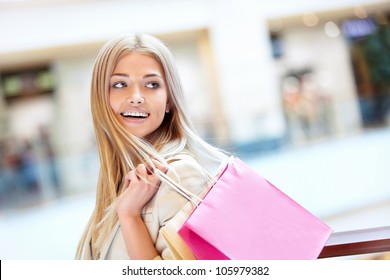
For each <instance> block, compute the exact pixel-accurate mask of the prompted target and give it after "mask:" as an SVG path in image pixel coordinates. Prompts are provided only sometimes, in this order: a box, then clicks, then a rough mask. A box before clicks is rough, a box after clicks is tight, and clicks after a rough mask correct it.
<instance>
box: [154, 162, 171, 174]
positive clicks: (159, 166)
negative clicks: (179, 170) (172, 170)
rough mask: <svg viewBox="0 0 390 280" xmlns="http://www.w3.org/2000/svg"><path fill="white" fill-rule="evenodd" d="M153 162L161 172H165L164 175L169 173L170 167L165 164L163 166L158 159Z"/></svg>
mask: <svg viewBox="0 0 390 280" xmlns="http://www.w3.org/2000/svg"><path fill="white" fill-rule="evenodd" d="M152 162H153V164H154V166H155V167H156V168H157V169H158V170H160V171H161V172H164V173H167V171H168V166H166V165H165V164H162V163H161V162H159V161H158V160H156V159H152Z"/></svg>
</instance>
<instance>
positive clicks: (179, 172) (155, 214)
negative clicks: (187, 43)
mask: <svg viewBox="0 0 390 280" xmlns="http://www.w3.org/2000/svg"><path fill="white" fill-rule="evenodd" d="M91 109H92V116H93V123H94V129H95V135H96V140H97V148H98V151H99V156H100V173H99V180H98V186H97V196H96V206H95V209H94V211H93V213H92V216H91V218H90V220H89V222H88V224H87V227H86V229H85V232H84V234H83V235H82V238H81V240H80V243H79V245H78V248H77V253H76V258H78V259H172V258H173V255H172V253H171V252H170V249H169V248H168V247H167V244H166V243H165V241H164V239H163V237H162V235H161V234H160V229H161V228H162V227H164V225H166V223H167V222H168V221H169V220H170V219H171V218H173V217H174V216H175V215H176V213H178V212H179V210H180V209H181V208H182V207H183V206H184V205H185V204H186V203H187V202H188V200H187V199H185V198H184V197H182V196H181V195H180V194H179V193H177V192H176V191H175V190H174V189H172V188H171V185H172V184H173V183H172V182H171V181H172V180H173V181H174V182H177V183H179V184H180V185H181V186H183V187H184V188H186V189H187V190H189V191H190V192H192V193H193V194H196V195H197V194H199V193H201V192H202V191H203V190H205V188H207V186H208V185H210V184H208V183H209V182H210V180H211V178H212V177H213V174H215V172H216V170H217V168H218V166H220V164H221V163H222V162H223V161H225V160H226V159H227V155H226V153H224V152H222V151H220V150H219V149H217V148H215V147H213V146H211V145H209V144H208V143H206V142H205V141H204V140H202V139H201V138H200V137H199V136H198V134H197V133H196V132H195V130H194V127H193V124H192V121H191V120H190V118H189V116H188V110H187V108H186V105H185V102H184V95H183V90H182V85H181V80H180V78H179V75H178V71H177V68H176V66H175V63H174V59H173V57H172V54H171V53H170V51H169V49H168V48H167V47H166V46H165V45H164V44H163V43H162V42H161V41H159V40H158V39H156V38H155V37H152V36H150V35H129V36H121V37H118V38H115V39H113V40H111V41H109V42H108V43H106V44H105V45H104V46H103V48H102V49H101V51H100V53H99V54H98V56H97V59H96V61H95V65H94V70H93V74H92V85H91Z"/></svg>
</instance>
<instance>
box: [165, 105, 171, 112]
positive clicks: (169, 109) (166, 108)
mask: <svg viewBox="0 0 390 280" xmlns="http://www.w3.org/2000/svg"><path fill="white" fill-rule="evenodd" d="M170 111H171V105H170V104H169V103H167V106H166V107H165V113H167V114H168V113H169V112H170Z"/></svg>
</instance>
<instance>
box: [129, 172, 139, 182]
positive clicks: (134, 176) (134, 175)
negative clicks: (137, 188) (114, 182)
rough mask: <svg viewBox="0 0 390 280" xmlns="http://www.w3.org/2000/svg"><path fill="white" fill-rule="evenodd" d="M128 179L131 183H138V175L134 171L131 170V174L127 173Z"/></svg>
mask: <svg viewBox="0 0 390 280" xmlns="http://www.w3.org/2000/svg"><path fill="white" fill-rule="evenodd" d="M126 178H128V180H129V181H138V180H139V179H138V177H137V174H136V172H135V171H134V170H131V171H130V172H129V173H127V175H126Z"/></svg>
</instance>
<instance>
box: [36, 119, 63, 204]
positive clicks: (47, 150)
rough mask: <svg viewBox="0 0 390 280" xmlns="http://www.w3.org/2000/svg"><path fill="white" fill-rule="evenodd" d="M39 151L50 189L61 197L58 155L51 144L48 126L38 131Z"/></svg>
mask: <svg viewBox="0 0 390 280" xmlns="http://www.w3.org/2000/svg"><path fill="white" fill-rule="evenodd" d="M36 143H37V149H38V150H39V154H40V156H41V157H42V160H43V168H44V171H45V175H46V176H47V177H48V178H47V179H48V181H49V183H50V187H52V188H53V189H54V192H55V195H56V196H57V197H60V196H61V194H62V189H61V185H60V181H59V178H58V167H57V160H56V155H55V153H54V149H53V147H52V144H51V142H50V135H49V131H48V128H47V127H46V126H41V127H39V129H38V138H37V139H36Z"/></svg>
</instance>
